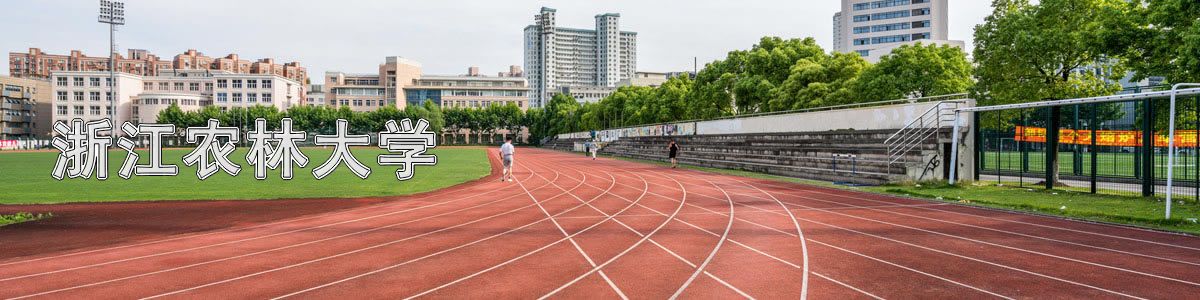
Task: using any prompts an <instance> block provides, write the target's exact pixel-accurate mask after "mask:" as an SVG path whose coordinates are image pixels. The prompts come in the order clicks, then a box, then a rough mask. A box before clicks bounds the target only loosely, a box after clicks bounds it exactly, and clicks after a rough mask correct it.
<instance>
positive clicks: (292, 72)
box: [8, 48, 308, 83]
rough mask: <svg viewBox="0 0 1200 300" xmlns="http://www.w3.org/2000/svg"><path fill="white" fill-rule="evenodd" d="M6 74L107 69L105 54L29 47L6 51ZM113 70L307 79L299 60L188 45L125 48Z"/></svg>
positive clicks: (47, 74)
mask: <svg viewBox="0 0 1200 300" xmlns="http://www.w3.org/2000/svg"><path fill="white" fill-rule="evenodd" d="M8 60H9V74H11V75H12V76H13V77H20V78H35V79H43V80H45V79H49V78H50V74H51V73H53V72H58V71H108V70H109V67H108V62H109V57H108V56H107V55H106V56H87V55H84V54H83V52H82V51H79V50H71V52H70V54H67V55H60V54H49V53H45V52H42V50H41V49H39V48H29V51H28V52H26V53H20V52H11V53H9V54H8ZM116 65H117V68H116V71H117V72H119V73H127V74H130V75H137V76H159V75H160V73H161V72H171V71H179V70H213V71H226V72H230V73H240V74H269V75H275V76H280V77H285V78H288V79H291V80H293V81H296V82H301V83H304V82H307V80H308V71H307V70H305V69H304V67H301V66H300V63H299V62H289V63H282V64H280V63H276V62H275V59H272V58H263V59H259V60H257V61H250V60H245V59H241V58H240V57H238V55H237V54H229V55H227V56H225V57H218V58H213V57H209V56H206V55H204V54H203V53H200V52H199V51H196V50H195V49H189V50H187V51H184V52H183V53H181V54H178V55H175V57H174V58H172V59H171V60H164V59H162V58H160V57H158V56H157V55H154V54H152V53H150V52H149V51H146V50H142V49H129V51H128V54H127V55H124V56H122V55H119V54H118V55H117V57H116Z"/></svg>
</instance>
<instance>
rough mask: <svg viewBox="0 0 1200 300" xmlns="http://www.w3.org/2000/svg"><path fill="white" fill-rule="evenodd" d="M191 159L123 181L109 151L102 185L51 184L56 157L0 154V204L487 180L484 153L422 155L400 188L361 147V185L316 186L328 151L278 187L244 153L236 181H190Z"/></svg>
mask: <svg viewBox="0 0 1200 300" xmlns="http://www.w3.org/2000/svg"><path fill="white" fill-rule="evenodd" d="M190 151H191V149H164V150H163V163H164V164H175V165H177V166H178V167H179V175H177V176H174V177H170V176H133V177H132V178H130V179H129V180H126V179H122V178H121V177H119V176H117V171H118V170H119V169H120V167H121V163H122V162H123V161H124V160H125V152H124V151H110V152H109V169H110V171H109V175H108V179H107V180H105V181H99V180H96V179H95V178H94V177H93V178H92V179H81V178H75V179H63V180H62V181H58V180H55V179H54V178H53V177H51V176H50V172H51V170H53V169H54V162H55V159H56V157H57V155H58V152H0V186H2V187H4V192H0V204H33V203H71V202H106V201H148V200H251V199H285V198H351V197H371V196H393V195H409V194H415V193H421V192H427V191H433V190H437V189H441V188H445V187H448V186H452V185H456V184H460V183H464V182H467V181H471V180H474V179H479V178H482V177H484V176H487V175H488V174H489V173H490V172H491V165H490V164H489V163H488V159H487V154H486V151H485V150H484V149H482V148H456V147H441V148H437V149H434V150H431V151H429V153H431V154H436V155H437V158H438V164H437V166H418V167H416V169H415V171H416V175H414V176H413V178H412V179H410V180H407V181H399V180H396V174H395V171H396V169H397V168H396V167H394V166H380V165H379V164H378V163H377V162H376V157H377V156H378V155H379V154H383V153H385V152H386V151H384V150H382V149H379V148H374V147H370V148H368V147H363V148H354V149H353V150H352V153H354V156H355V157H356V158H357V159H358V161H360V162H362V163H363V164H364V165H366V166H367V167H370V168H371V175H370V176H368V177H367V179H360V178H358V176H355V175H354V174H353V173H351V172H350V170H349V169H348V168H346V167H345V166H344V165H341V166H338V168H337V169H336V170H335V171H334V172H333V174H330V175H329V177H326V178H325V179H322V180H317V179H316V178H314V177H313V175H312V169H313V168H316V167H317V166H319V165H321V164H322V163H324V162H325V161H326V160H328V159H329V155H330V154H331V152H332V148H303V149H302V150H301V151H302V152H303V153H304V154H305V155H306V156H308V158H309V162H308V166H307V167H304V168H295V169H294V172H295V176H294V178H293V179H292V180H282V179H280V178H279V176H280V170H270V169H268V171H267V179H266V180H256V179H255V178H254V169H253V167H254V166H251V165H249V164H247V163H246V149H245V148H238V150H237V151H235V152H234V153H233V154H232V155H230V160H231V161H233V162H234V163H236V164H238V165H241V166H242V169H241V173H238V175H237V176H230V175H228V174H226V173H225V172H223V171H218V173H216V174H214V175H212V176H211V177H209V178H208V179H206V180H204V181H201V180H200V179H198V178H197V177H196V168H195V167H191V166H186V165H184V164H183V162H182V159H183V156H184V155H186V154H187V153H188V152H190ZM139 152H140V153H141V154H140V155H141V159H140V162H139V163H142V164H146V163H148V161H149V158H148V154H146V153H145V151H139Z"/></svg>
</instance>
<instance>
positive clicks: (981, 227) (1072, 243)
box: [781, 193, 1200, 266]
mask: <svg viewBox="0 0 1200 300" xmlns="http://www.w3.org/2000/svg"><path fill="white" fill-rule="evenodd" d="M781 194H785V195H791V196H793V197H799V198H804V199H810V200H815V201H821V202H826V203H836V204H843V205H851V206H852V207H854V208H862V209H867V210H873V211H878V212H883V213H887V214H893V215H901V216H906V217H913V218H919V219H925V220H930V221H935V222H941V223H946V224H954V225H959V226H964V227H971V228H976V229H983V230H987V231H993V232H999V233H1004V234H1010V235H1016V236H1021V237H1027V238H1033V239H1039V240H1044V241H1049V242H1055V243H1061V244H1068V245H1073V246H1079V247H1085V248H1092V249H1097V250H1103V251H1107V252H1115V253H1120V254H1125V255H1132V256H1138V257H1143V258H1149V259H1153V260H1161V261H1167V262H1173V263H1179V264H1186V265H1192V266H1200V263H1195V262H1190V261H1183V260H1178V259H1173V258H1168V257H1158V256H1153V255H1147V254H1142V253H1136V252H1130V251H1125V250H1119V249H1112V248H1108V247H1102V246H1094V245H1088V244H1083V243H1078V242H1072V241H1064V240H1059V239H1054V238H1047V237H1042V236H1036V235H1030V234H1024V233H1020V232H1013V231H1008V230H1003V229H995V228H991V227H985V226H979V225H972V224H966V223H960V222H955V221H947V220H942V219H937V218H930V217H925V216H920V215H913V214H907V213H903V212H897V211H890V210H884V209H878V208H870V207H865V206H858V205H853V204H848V203H844V202H836V201H829V200H824V199H819V198H812V197H808V196H802V195H795V194H788V193H781Z"/></svg>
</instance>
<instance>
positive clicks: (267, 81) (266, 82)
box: [262, 79, 272, 89]
mask: <svg viewBox="0 0 1200 300" xmlns="http://www.w3.org/2000/svg"><path fill="white" fill-rule="evenodd" d="M262 87H263V88H264V89H269V88H272V87H271V80H270V79H263V81H262Z"/></svg>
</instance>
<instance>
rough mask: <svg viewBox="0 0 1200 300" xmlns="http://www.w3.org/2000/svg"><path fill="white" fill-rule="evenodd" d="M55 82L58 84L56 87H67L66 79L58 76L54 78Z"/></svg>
mask: <svg viewBox="0 0 1200 300" xmlns="http://www.w3.org/2000/svg"><path fill="white" fill-rule="evenodd" d="M55 81H57V82H58V86H67V77H63V76H59V77H57V78H55Z"/></svg>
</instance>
